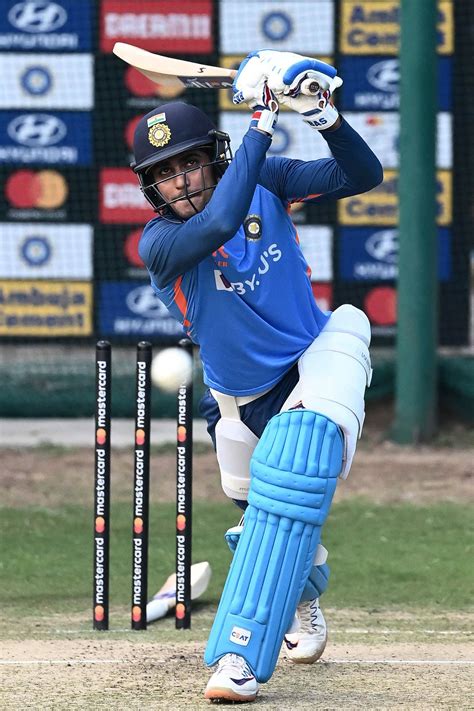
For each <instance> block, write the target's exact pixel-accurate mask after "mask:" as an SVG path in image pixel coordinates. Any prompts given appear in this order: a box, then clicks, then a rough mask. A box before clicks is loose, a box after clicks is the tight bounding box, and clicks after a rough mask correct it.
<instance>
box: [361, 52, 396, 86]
mask: <svg viewBox="0 0 474 711" xmlns="http://www.w3.org/2000/svg"><path fill="white" fill-rule="evenodd" d="M367 80H368V82H369V83H370V84H372V86H374V87H375V88H376V89H379V90H380V91H387V92H391V93H394V92H396V91H398V84H399V82H400V63H399V61H398V59H385V60H384V61H383V62H377V63H376V64H372V66H371V67H370V68H369V70H368V72H367Z"/></svg>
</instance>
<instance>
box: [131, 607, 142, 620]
mask: <svg viewBox="0 0 474 711" xmlns="http://www.w3.org/2000/svg"><path fill="white" fill-rule="evenodd" d="M141 619H142V611H141V610H140V608H139V607H138V605H134V606H133V607H132V620H133V621H134V622H140V620H141Z"/></svg>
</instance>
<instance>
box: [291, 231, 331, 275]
mask: <svg viewBox="0 0 474 711" xmlns="http://www.w3.org/2000/svg"><path fill="white" fill-rule="evenodd" d="M297 231H298V237H299V239H300V246H301V250H302V252H303V254H304V257H305V259H306V261H307V262H308V264H309V267H310V269H311V281H331V280H332V235H333V230H332V227H328V226H326V225H297Z"/></svg>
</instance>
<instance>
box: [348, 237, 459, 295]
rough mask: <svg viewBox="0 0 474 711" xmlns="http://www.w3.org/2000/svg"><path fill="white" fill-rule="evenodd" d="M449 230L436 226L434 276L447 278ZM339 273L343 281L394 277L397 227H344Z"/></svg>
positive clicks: (449, 268) (449, 263) (450, 272)
mask: <svg viewBox="0 0 474 711" xmlns="http://www.w3.org/2000/svg"><path fill="white" fill-rule="evenodd" d="M451 274H452V270H451V230H450V229H448V228H446V227H438V278H439V280H440V281H448V280H449V279H450V278H451ZM339 276H340V277H341V278H342V279H344V280H346V281H379V282H380V281H395V280H396V279H397V276H398V229H396V228H383V227H380V228H378V229H374V228H373V227H361V228H356V227H345V228H342V229H341V231H340V239H339Z"/></svg>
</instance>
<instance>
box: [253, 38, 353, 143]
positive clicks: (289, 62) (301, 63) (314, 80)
mask: <svg viewBox="0 0 474 711" xmlns="http://www.w3.org/2000/svg"><path fill="white" fill-rule="evenodd" d="M249 56H251V57H252V60H254V59H255V58H257V57H258V59H259V60H260V70H259V71H262V73H263V75H264V76H266V78H267V85H268V86H269V88H270V89H271V90H272V91H273V92H275V94H276V96H277V99H278V101H279V102H280V103H281V104H283V105H284V106H288V107H289V108H290V109H293V111H297V112H298V113H300V114H302V116H303V120H304V121H305V123H307V124H308V125H309V126H311V127H312V128H315V129H316V130H318V131H321V130H324V129H326V128H329V127H330V126H332V125H333V124H334V123H335V122H336V121H337V118H338V116H339V113H338V111H337V109H336V108H335V107H334V105H333V104H332V102H331V96H332V93H333V92H334V90H335V89H337V88H338V87H339V86H341V84H342V79H341V78H340V77H338V76H337V71H336V69H335V68H334V67H332V66H331V65H330V64H326V63H325V62H321V61H319V60H318V59H312V58H311V57H303V56H301V55H299V54H294V53H293V52H278V51H275V50H270V49H263V50H259V51H258V52H254V53H252V55H249ZM253 66H254V67H255V68H254V70H253V71H254V73H255V74H256V73H257V71H258V70H257V66H256V63H255V62H254V64H253Z"/></svg>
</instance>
